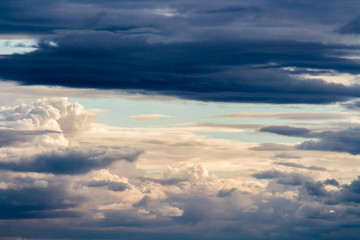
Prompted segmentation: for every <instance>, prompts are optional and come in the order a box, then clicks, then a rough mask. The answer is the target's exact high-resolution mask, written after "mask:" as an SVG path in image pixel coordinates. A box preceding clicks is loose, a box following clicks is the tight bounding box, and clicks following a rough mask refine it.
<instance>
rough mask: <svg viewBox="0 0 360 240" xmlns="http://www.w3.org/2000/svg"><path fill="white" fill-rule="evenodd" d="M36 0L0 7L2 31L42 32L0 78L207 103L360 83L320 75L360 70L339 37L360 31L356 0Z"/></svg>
mask: <svg viewBox="0 0 360 240" xmlns="http://www.w3.org/2000/svg"><path fill="white" fill-rule="evenodd" d="M36 2H38V4H36ZM36 2H30V1H23V2H22V3H21V4H20V3H19V2H17V1H15V2H10V1H5V2H3V3H1V5H0V8H1V12H3V13H5V14H4V16H3V18H2V22H1V23H0V25H1V26H2V27H1V30H0V31H1V32H0V33H1V34H2V35H9V34H10V35H14V36H17V35H21V34H26V35H29V36H33V37H35V38H39V39H40V40H39V43H38V46H37V50H36V51H34V52H30V53H26V54H21V55H20V54H12V55H8V56H3V57H2V58H1V59H0V65H1V66H2V69H1V74H0V77H1V78H2V79H3V80H14V81H17V82H19V83H22V84H25V85H33V84H42V85H51V86H53V85H56V86H59V85H60V86H67V87H75V88H96V89H124V90H127V91H129V92H132V93H134V92H135V93H143V94H161V95H167V96H175V97H179V98H185V99H195V100H201V101H222V102H265V103H331V102H336V101H346V100H349V99H351V98H354V97H359V87H358V85H357V84H356V83H355V84H353V85H351V86H345V85H342V84H341V83H338V84H335V83H329V82H326V81H323V80H321V77H320V79H319V78H318V75H321V76H323V75H325V76H326V75H329V74H336V73H338V74H340V73H348V74H359V69H360V65H359V62H358V61H356V59H354V58H353V54H354V53H357V52H359V50H360V47H359V45H358V44H356V43H354V42H351V41H348V39H347V35H346V34H345V35H344V36H341V35H339V32H340V33H349V32H351V33H353V32H356V26H357V25H356V22H357V19H358V17H357V14H358V10H359V5H358V4H357V2H356V1H351V0H348V1H346V3H345V2H343V3H342V4H341V5H339V4H338V3H337V2H336V1H332V2H331V3H329V2H327V1H326V2H325V1H309V2H308V1H304V2H296V1H277V3H273V2H271V1H242V2H241V3H238V2H234V1H212V2H211V3H207V4H203V3H191V2H188V1H181V2H178V1H172V2H169V3H165V2H163V1H151V2H149V1H146V2H143V1H140V2H136V3H130V2H128V1H116V2H115V1H110V2H108V1H107V2H102V1H91V3H88V4H85V3H83V2H81V1H52V2H51V3H49V2H44V1H40V0H39V1H36ZM35 6H37V7H35ZM342 6H347V7H346V8H345V7H342ZM315 9H317V10H315ZM320 9H321V11H320ZM324 12H326V13H327V15H324ZM330 15H331V16H332V18H329V17H328V16H330ZM304 16H307V17H306V18H305V17H304ZM351 17H355V20H354V19H351ZM337 29H340V30H337ZM341 37H343V38H344V39H342V38H341ZM329 39H330V40H329ZM304 74H306V75H310V78H309V77H307V78H306V79H304V76H303V75H304ZM311 76H312V77H311ZM315 78H317V79H315Z"/></svg>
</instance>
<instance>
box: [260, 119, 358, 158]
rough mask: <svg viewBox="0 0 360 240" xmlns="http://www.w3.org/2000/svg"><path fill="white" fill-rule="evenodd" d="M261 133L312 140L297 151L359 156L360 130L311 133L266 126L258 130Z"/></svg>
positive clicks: (304, 143) (300, 145)
mask: <svg viewBox="0 0 360 240" xmlns="http://www.w3.org/2000/svg"><path fill="white" fill-rule="evenodd" d="M260 131H261V132H269V133H274V134H278V135H283V136H289V137H303V138H313V139H316V140H307V141H305V142H303V143H301V144H299V145H297V148H298V149H304V150H318V151H333V152H347V153H350V154H354V155H357V154H360V148H359V144H360V137H359V136H360V128H359V127H354V128H348V129H344V130H339V131H319V132H315V131H311V130H309V129H307V128H297V127H289V126H268V127H264V128H261V129H260Z"/></svg>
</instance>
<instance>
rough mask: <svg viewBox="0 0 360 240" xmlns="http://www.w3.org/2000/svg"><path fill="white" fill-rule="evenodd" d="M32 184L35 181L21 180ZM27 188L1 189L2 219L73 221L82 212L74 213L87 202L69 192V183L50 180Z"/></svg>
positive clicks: (0, 214)
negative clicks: (62, 219) (67, 219)
mask: <svg viewBox="0 0 360 240" xmlns="http://www.w3.org/2000/svg"><path fill="white" fill-rule="evenodd" d="M17 181H18V183H17V184H19V181H20V182H21V181H22V182H23V183H26V184H29V182H31V181H32V182H34V183H36V182H39V180H35V179H28V178H23V179H18V180H17ZM43 182H45V183H46V184H33V186H27V187H23V188H8V189H0V193H1V199H0V210H1V211H0V219H28V218H73V217H80V216H81V215H82V213H81V212H80V211H77V210H74V207H76V206H78V205H79V204H80V203H81V202H82V201H83V200H84V199H83V197H81V196H79V195H76V194H72V193H70V192H69V191H68V190H67V186H66V183H65V182H63V183H57V182H54V181H50V182H49V183H47V182H46V181H43Z"/></svg>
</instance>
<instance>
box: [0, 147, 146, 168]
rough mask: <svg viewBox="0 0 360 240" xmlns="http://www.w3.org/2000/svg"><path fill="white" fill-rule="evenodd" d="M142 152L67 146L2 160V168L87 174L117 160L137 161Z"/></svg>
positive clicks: (125, 149) (0, 166)
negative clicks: (34, 154)
mask: <svg viewBox="0 0 360 240" xmlns="http://www.w3.org/2000/svg"><path fill="white" fill-rule="evenodd" d="M140 154H141V152H140V151H137V150H134V149H128V148H111V147H94V148H92V149H89V150H88V151H85V150H80V149H77V148H67V149H64V150H60V151H54V152H50V153H41V154H38V155H36V156H34V157H32V158H31V159H24V160H21V161H18V162H14V161H13V162H0V170H11V171H15V172H39V173H53V174H68V175H76V174H85V173H88V172H90V171H92V170H95V169H100V168H105V167H107V166H109V165H111V164H112V163H113V162H116V161H120V160H126V161H130V162H132V161H135V160H136V158H137V157H138V156H139V155H140Z"/></svg>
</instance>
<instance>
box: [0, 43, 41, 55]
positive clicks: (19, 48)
mask: <svg viewBox="0 0 360 240" xmlns="http://www.w3.org/2000/svg"><path fill="white" fill-rule="evenodd" d="M37 47H38V42H37V40H34V39H0V55H11V54H25V53H30V52H33V51H36V50H37Z"/></svg>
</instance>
